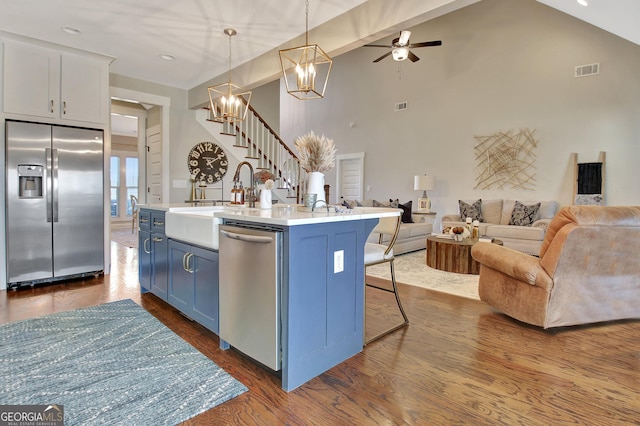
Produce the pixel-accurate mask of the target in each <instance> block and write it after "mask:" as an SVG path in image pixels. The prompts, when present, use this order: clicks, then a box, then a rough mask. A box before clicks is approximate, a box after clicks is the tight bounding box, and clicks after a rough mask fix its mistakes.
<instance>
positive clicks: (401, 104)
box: [396, 102, 407, 111]
mask: <svg viewBox="0 0 640 426" xmlns="http://www.w3.org/2000/svg"><path fill="white" fill-rule="evenodd" d="M405 109H407V103H406V102H399V103H397V104H396V111H404V110H405Z"/></svg>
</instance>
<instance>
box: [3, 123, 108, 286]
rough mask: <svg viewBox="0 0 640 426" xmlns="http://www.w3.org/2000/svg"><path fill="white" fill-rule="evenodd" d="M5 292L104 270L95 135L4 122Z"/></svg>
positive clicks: (99, 136) (99, 137)
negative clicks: (7, 288) (13, 288)
mask: <svg viewBox="0 0 640 426" xmlns="http://www.w3.org/2000/svg"><path fill="white" fill-rule="evenodd" d="M5 134H6V144H5V147H6V157H5V158H6V168H5V171H6V180H5V181H6V185H7V187H6V192H5V194H6V204H5V205H6V218H7V220H6V240H7V247H6V248H7V283H8V286H9V287H16V286H20V285H26V284H29V285H33V284H38V283H41V282H49V281H57V280H62V279H66V278H76V277H82V276H88V275H98V274H100V273H102V272H103V271H104V196H103V194H104V173H103V164H104V158H103V146H104V144H103V140H104V137H103V132H102V130H93V129H81V128H75V127H64V126H54V125H49V124H40V123H29V122H22V121H11V120H7V121H6V133H5Z"/></svg>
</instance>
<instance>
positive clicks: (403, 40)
mask: <svg viewBox="0 0 640 426" xmlns="http://www.w3.org/2000/svg"><path fill="white" fill-rule="evenodd" d="M409 37H411V31H407V30H404V31H400V39H399V40H398V44H400V46H405V45H406V44H407V43H409Z"/></svg>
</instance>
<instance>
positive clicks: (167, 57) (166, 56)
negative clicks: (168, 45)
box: [158, 53, 176, 61]
mask: <svg viewBox="0 0 640 426" xmlns="http://www.w3.org/2000/svg"><path fill="white" fill-rule="evenodd" d="M158 56H160V58H161V59H164V60H165V61H175V60H176V57H175V56H173V55H169V54H168V53H161V54H160V55H158Z"/></svg>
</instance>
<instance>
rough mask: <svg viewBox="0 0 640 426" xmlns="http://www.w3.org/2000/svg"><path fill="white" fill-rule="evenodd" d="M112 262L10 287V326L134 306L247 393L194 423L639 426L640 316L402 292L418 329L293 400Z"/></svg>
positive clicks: (130, 265) (376, 296)
mask: <svg viewBox="0 0 640 426" xmlns="http://www.w3.org/2000/svg"><path fill="white" fill-rule="evenodd" d="M112 258H113V262H114V267H113V269H112V274H111V275H109V276H105V277H101V278H98V279H94V280H86V281H77V282H71V283H63V284H56V285H51V286H46V287H39V288H34V289H24V290H17V291H8V292H7V291H3V292H0V323H5V322H9V321H15V320H18V319H23V318H30V317H34V316H40V315H45V314H49V313H52V312H57V311H63V310H70V309H75V308H79V307H84V306H89V305H95V304H100V303H104V302H108V301H112V300H119V299H123V298H131V299H133V300H134V301H136V302H137V303H139V304H140V305H142V306H143V307H144V308H145V309H147V310H148V311H149V312H151V313H152V314H153V315H154V316H156V317H157V318H158V319H160V320H161V321H162V322H163V323H164V324H166V325H167V327H169V328H171V329H172V330H173V331H174V332H176V333H177V334H179V335H180V336H181V337H182V338H184V339H185V340H186V341H188V342H189V343H190V344H192V345H193V346H195V347H196V348H198V349H199V350H200V351H201V352H202V353H204V354H205V355H206V356H208V357H209V358H211V359H212V360H213V361H214V362H215V363H216V364H218V365H219V366H221V367H222V368H224V369H225V370H226V371H228V372H229V373H230V374H231V375H233V376H234V377H235V378H236V379H238V380H240V381H241V382H242V383H244V384H245V385H246V386H247V387H248V388H249V391H248V392H246V393H244V394H243V395H240V396H239V397H237V398H234V399H233V400H231V401H229V402H226V403H224V404H222V405H220V406H218V407H216V408H214V409H211V410H209V411H207V412H205V413H203V414H201V415H199V416H197V417H194V418H193V419H191V420H189V421H187V422H185V423H184V424H185V425H211V424H216V425H219V424H240V425H247V424H256V425H276V424H283V425H355V424H358V425H405V424H407V425H450V424H473V425H494V424H504V425H516V424H517V425H556V424H581V425H595V424H597V425H622V424H636V425H639V424H640V321H637V320H636V321H618V322H612V323H607V324H600V325H592V326H584V327H582V326H581V327H572V328H566V329H561V330H556V331H555V332H549V331H543V330H541V329H538V328H535V327H529V326H526V325H524V324H521V323H518V322H516V321H514V320H512V319H510V318H508V317H505V316H503V315H501V314H499V313H497V312H495V311H493V310H492V309H491V308H490V307H488V306H487V305H485V304H484V303H482V302H479V301H475V300H469V299H464V298H460V297H456V296H450V295H447V294H443V293H437V292H433V291H429V290H425V289H422V288H418V287H411V286H404V285H400V294H401V296H402V300H403V304H404V307H405V310H406V311H407V314H408V316H409V319H410V321H411V324H410V325H409V327H407V328H405V329H402V330H400V331H397V332H396V333H394V334H392V335H390V336H387V337H385V338H383V339H381V340H378V341H376V342H373V343H371V344H370V345H369V346H367V347H366V348H365V349H364V351H363V352H361V353H360V354H358V355H356V356H354V357H352V358H350V359H349V360H347V361H345V362H343V363H342V364H340V365H338V366H336V367H334V368H333V369H331V370H329V371H328V372H326V373H325V374H322V375H321V376H319V377H317V378H315V379H313V380H311V381H310V382H308V383H306V384H305V385H303V386H301V387H300V388H298V389H296V390H295V391H293V392H290V393H287V392H285V391H283V390H282V389H280V380H279V378H278V377H277V376H276V375H275V374H273V373H272V372H269V371H267V370H265V369H263V368H261V367H260V366H258V365H257V364H255V363H254V362H252V361H251V360H249V359H247V358H246V357H244V356H243V355H242V354H240V353H239V352H236V351H235V350H229V351H221V350H220V349H218V343H219V342H218V338H217V337H216V336H215V335H214V334H213V333H211V332H209V331H208V330H206V329H205V328H203V327H201V326H199V325H198V324H195V323H193V322H190V321H189V320H188V319H186V318H185V317H183V316H182V315H180V314H179V313H178V312H177V311H176V310H175V309H173V308H172V307H170V306H169V305H168V304H166V303H164V302H163V301H161V300H160V299H158V298H156V297H155V296H153V295H151V294H143V295H140V293H139V291H138V284H137V258H136V254H135V250H134V249H129V248H126V247H124V246H121V245H119V244H116V243H112ZM389 297H391V298H392V297H393V296H390V295H389V294H386V293H384V292H380V291H378V290H375V289H367V304H368V306H370V309H368V311H367V313H368V324H367V325H368V327H369V329H368V333H367V334H369V333H374V332H375V329H376V327H380V326H381V324H382V323H383V322H385V321H386V322H389V321H396V320H398V319H399V318H400V315H399V314H398V316H397V317H393V318H391V317H388V316H387V313H388V312H394V313H395V311H394V310H393V309H392V305H391V304H389V305H387V304H386V302H385V301H386V300H389ZM389 301H390V300H389ZM140 409H144V407H140ZM159 421H160V419H159Z"/></svg>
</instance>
